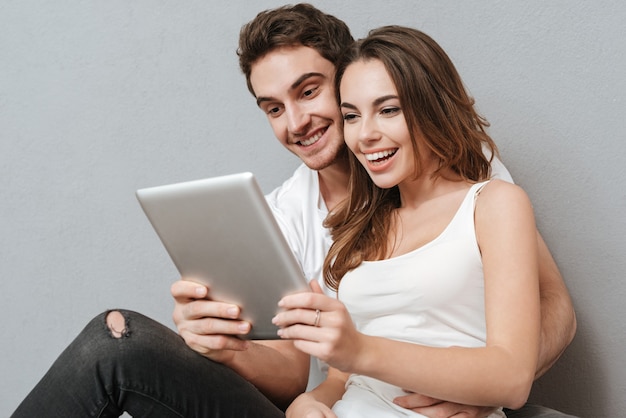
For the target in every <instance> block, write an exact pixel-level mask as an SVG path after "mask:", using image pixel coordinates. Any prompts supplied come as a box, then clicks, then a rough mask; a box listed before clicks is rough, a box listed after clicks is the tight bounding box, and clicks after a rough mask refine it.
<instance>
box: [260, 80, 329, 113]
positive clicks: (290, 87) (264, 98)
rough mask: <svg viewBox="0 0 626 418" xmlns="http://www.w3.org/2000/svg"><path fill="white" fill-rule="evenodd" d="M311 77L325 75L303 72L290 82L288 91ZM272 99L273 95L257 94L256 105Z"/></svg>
mask: <svg viewBox="0 0 626 418" xmlns="http://www.w3.org/2000/svg"><path fill="white" fill-rule="evenodd" d="M312 77H324V78H325V77H326V76H325V75H324V74H322V73H316V72H311V73H304V74H302V75H301V76H300V77H298V79H297V80H296V81H294V82H293V83H291V86H289V91H292V90H295V89H297V88H298V87H299V86H300V85H301V84H302V83H304V82H305V81H306V80H308V79H309V78H312ZM272 100H274V98H273V97H265V96H259V97H257V98H256V105H257V106H261V103H263V102H271V101H272Z"/></svg>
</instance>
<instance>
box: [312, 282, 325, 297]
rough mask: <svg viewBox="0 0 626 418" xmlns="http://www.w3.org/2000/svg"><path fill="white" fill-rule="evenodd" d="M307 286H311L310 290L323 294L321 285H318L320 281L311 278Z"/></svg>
mask: <svg viewBox="0 0 626 418" xmlns="http://www.w3.org/2000/svg"><path fill="white" fill-rule="evenodd" d="M309 286H310V287H311V290H312V291H313V293H321V294H322V295H323V294H324V291H323V290H322V286H321V285H320V282H318V281H317V280H311V281H310V282H309Z"/></svg>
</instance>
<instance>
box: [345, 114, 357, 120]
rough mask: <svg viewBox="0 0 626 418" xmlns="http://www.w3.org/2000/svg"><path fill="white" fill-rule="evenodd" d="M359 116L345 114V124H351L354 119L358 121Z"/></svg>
mask: <svg viewBox="0 0 626 418" xmlns="http://www.w3.org/2000/svg"><path fill="white" fill-rule="evenodd" d="M356 117H357V115H356V114H354V113H344V115H343V120H344V121H345V122H350V121H353V120H354V119H356Z"/></svg>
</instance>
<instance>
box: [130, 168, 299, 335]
mask: <svg viewBox="0 0 626 418" xmlns="http://www.w3.org/2000/svg"><path fill="white" fill-rule="evenodd" d="M136 195H137V199H138V200H139V203H140V204H141V207H142V208H143V210H144V212H145V214H146V216H147V217H148V219H149V221H150V223H151V224H152V226H153V228H154V230H155V231H156V233H157V235H158V236H159V238H160V239H161V242H162V243H163V245H164V246H165V249H166V250H167V252H168V253H169V255H170V257H171V259H172V261H173V262H174V265H175V266H176V268H177V269H178V271H179V273H180V275H181V276H182V277H183V278H185V279H190V280H194V281H198V282H200V283H203V284H206V285H209V286H210V292H211V298H212V299H214V300H219V301H224V302H229V303H234V304H237V305H238V306H240V307H241V312H242V318H243V319H245V320H247V321H249V322H250V323H251V324H252V329H251V331H250V333H249V334H248V335H247V336H246V337H245V338H250V339H276V338H277V335H276V331H277V330H278V328H277V327H276V326H275V325H274V324H272V322H271V319H272V317H273V316H274V315H275V314H276V313H277V311H278V306H277V303H278V301H279V300H280V299H281V298H282V297H283V296H284V295H286V294H288V293H292V292H297V291H303V290H307V289H308V285H307V281H306V279H305V277H304V274H303V273H302V270H301V268H300V265H299V263H298V262H297V260H296V259H295V256H294V255H293V253H292V252H291V249H290V248H289V245H288V244H287V241H286V240H285V237H284V236H283V234H282V231H281V230H280V228H279V226H278V224H277V222H276V220H275V219H274V216H273V214H272V211H271V209H270V208H269V206H268V205H267V202H266V201H265V197H264V196H263V193H262V191H261V189H260V187H259V185H258V183H257V181H256V180H255V177H254V175H253V174H252V173H238V174H232V175H227V176H220V177H213V178H208V179H203V180H195V181H189V182H183V183H176V184H170V185H164V186H157V187H149V188H144V189H140V190H137V192H136Z"/></svg>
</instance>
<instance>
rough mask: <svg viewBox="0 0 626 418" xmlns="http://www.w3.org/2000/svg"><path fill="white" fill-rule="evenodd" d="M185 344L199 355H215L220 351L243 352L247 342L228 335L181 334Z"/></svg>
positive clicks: (247, 344)
mask: <svg viewBox="0 0 626 418" xmlns="http://www.w3.org/2000/svg"><path fill="white" fill-rule="evenodd" d="M181 337H183V339H184V340H185V343H186V344H187V345H188V346H189V347H191V348H192V349H193V350H195V351H197V352H199V353H200V354H203V355H207V354H212V353H213V354H216V352H220V351H244V350H246V349H247V348H248V346H249V341H246V340H242V339H240V338H237V337H234V336H228V335H198V334H193V333H185V334H181Z"/></svg>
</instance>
